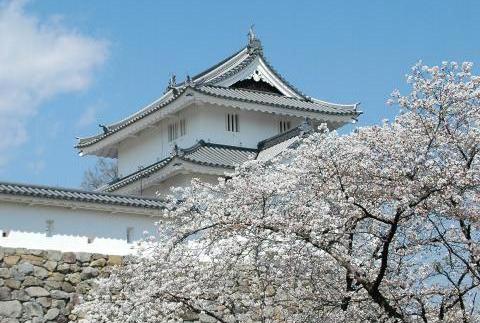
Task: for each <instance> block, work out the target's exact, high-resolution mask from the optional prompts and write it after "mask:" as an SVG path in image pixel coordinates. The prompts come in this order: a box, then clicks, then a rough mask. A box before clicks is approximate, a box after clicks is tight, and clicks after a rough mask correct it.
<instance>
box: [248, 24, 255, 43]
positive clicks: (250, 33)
mask: <svg viewBox="0 0 480 323" xmlns="http://www.w3.org/2000/svg"><path fill="white" fill-rule="evenodd" d="M253 27H255V25H251V26H250V29H249V30H248V43H249V44H251V43H253V41H254V40H255V39H256V37H255V32H254V31H253Z"/></svg>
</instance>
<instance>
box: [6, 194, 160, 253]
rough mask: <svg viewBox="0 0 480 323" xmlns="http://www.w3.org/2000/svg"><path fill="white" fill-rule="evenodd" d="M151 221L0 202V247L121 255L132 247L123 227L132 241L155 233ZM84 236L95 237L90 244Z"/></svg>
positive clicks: (91, 211)
mask: <svg viewBox="0 0 480 323" xmlns="http://www.w3.org/2000/svg"><path fill="white" fill-rule="evenodd" d="M48 220H53V235H52V236H51V237H47V236H46V228H47V221H48ZM154 221H155V218H153V217H149V216H146V215H132V214H123V213H113V214H112V213H109V212H103V211H93V210H83V209H75V210H73V209H71V208H64V207H52V206H40V205H31V206H30V205H27V204H23V203H11V202H3V201H2V202H0V231H2V232H3V231H8V232H9V234H8V237H2V236H0V246H3V247H13V248H18V247H21V248H32V249H52V250H60V251H74V252H92V253H103V254H113V255H125V254H128V253H131V252H132V247H133V246H134V245H135V243H133V244H129V243H127V239H126V238H127V228H128V227H132V228H133V239H134V240H135V241H138V240H140V239H141V238H142V237H143V232H144V231H148V232H150V233H152V234H153V233H154V232H155V227H154ZM88 237H95V239H94V241H93V243H91V244H89V243H88V242H87V239H88Z"/></svg>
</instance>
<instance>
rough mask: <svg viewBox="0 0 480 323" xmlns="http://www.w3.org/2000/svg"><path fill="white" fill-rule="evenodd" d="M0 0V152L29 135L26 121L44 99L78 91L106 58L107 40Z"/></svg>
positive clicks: (21, 3) (17, 2)
mask: <svg viewBox="0 0 480 323" xmlns="http://www.w3.org/2000/svg"><path fill="white" fill-rule="evenodd" d="M51 18H52V19H48V20H46V21H42V20H40V19H39V18H37V17H36V16H34V15H32V14H30V13H27V12H26V11H25V2H24V1H7V2H1V0H0V39H1V44H0V155H1V156H2V158H3V159H5V158H6V156H5V152H6V151H7V149H9V148H11V147H14V146H18V145H21V144H22V143H24V142H25V141H26V140H27V139H28V133H27V130H26V128H25V123H26V121H28V120H29V119H30V118H32V117H33V116H34V115H35V114H36V113H37V112H38V110H39V107H40V106H41V105H42V103H44V102H45V101H46V100H48V99H50V98H52V97H54V96H55V95H57V94H60V93H68V92H75V91H81V90H84V89H86V88H87V87H88V86H89V85H90V84H91V82H92V78H93V72H94V71H95V69H96V68H97V67H98V66H100V65H101V64H102V63H103V62H104V61H105V59H106V56H107V51H108V48H107V47H108V45H107V42H105V41H103V40H99V39H95V38H92V37H89V36H86V35H82V34H80V33H79V32H77V31H75V30H71V29H68V28H66V27H65V26H63V25H62V24H61V20H59V19H55V17H51Z"/></svg>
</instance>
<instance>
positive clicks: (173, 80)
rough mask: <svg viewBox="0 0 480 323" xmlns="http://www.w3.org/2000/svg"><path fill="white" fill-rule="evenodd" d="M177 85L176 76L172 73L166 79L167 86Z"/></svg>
mask: <svg viewBox="0 0 480 323" xmlns="http://www.w3.org/2000/svg"><path fill="white" fill-rule="evenodd" d="M176 85H177V76H176V75H175V74H173V73H172V75H171V76H170V80H169V81H168V87H175V86H176Z"/></svg>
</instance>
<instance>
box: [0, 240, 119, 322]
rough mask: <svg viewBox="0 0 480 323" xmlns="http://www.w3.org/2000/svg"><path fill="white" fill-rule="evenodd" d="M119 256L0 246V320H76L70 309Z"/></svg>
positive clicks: (106, 273)
mask: <svg viewBox="0 0 480 323" xmlns="http://www.w3.org/2000/svg"><path fill="white" fill-rule="evenodd" d="M121 264H122V257H120V256H106V255H101V254H90V253H72V252H66V253H62V252H59V251H45V250H29V249H13V248H2V247H0V323H18V322H29V323H40V322H42V323H43V322H58V323H62V322H65V323H66V322H77V320H78V319H79V318H77V317H76V316H75V315H74V314H72V313H71V311H72V309H73V307H74V306H75V305H77V304H78V303H79V302H80V301H81V300H82V298H83V295H85V294H86V293H87V292H88V291H89V290H90V289H91V288H92V286H94V284H95V279H96V278H98V277H105V276H108V274H109V272H110V269H111V267H112V266H117V265H121Z"/></svg>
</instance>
